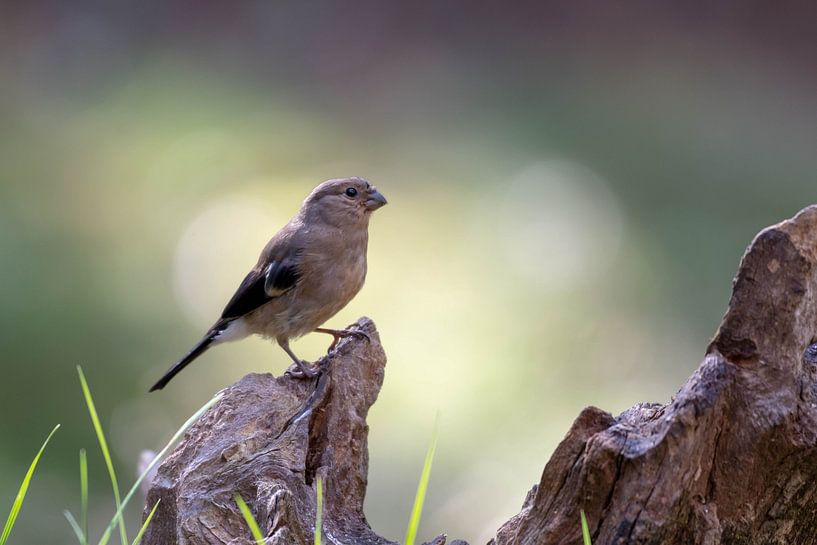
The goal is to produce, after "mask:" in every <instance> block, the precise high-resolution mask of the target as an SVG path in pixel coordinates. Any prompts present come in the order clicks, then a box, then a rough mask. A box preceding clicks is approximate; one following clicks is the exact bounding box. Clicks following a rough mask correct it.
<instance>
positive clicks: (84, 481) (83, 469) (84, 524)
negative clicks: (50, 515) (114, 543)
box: [71, 448, 88, 545]
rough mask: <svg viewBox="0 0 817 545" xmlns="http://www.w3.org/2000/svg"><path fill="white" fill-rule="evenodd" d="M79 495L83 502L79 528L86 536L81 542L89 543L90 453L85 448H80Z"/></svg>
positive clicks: (85, 544)
mask: <svg viewBox="0 0 817 545" xmlns="http://www.w3.org/2000/svg"><path fill="white" fill-rule="evenodd" d="M79 496H80V501H81V502H82V503H81V505H80V511H79V524H80V526H79V528H80V530H82V536H83V538H84V539H82V540H81V541H80V543H82V545H88V455H87V453H86V452H85V449H84V448H83V449H79ZM71 518H73V517H71Z"/></svg>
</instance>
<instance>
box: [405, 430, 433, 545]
mask: <svg viewBox="0 0 817 545" xmlns="http://www.w3.org/2000/svg"><path fill="white" fill-rule="evenodd" d="M439 424H440V416H439V414H438V415H437V419H436V421H435V423H434V432H433V433H432V435H431V443H430V444H429V445H428V452H426V461H425V463H424V464H423V472H422V474H421V476H420V483H419V484H418V485H417V495H416V496H415V497H414V507H412V509H411V519H409V525H408V529H407V530H406V541H405V545H414V540H415V539H416V538H417V529H418V528H419V527H420V515H422V514H423V502H425V499H426V489H427V488H428V479H429V477H430V476H431V463H432V462H433V461H434V451H435V450H437V432H438V430H439V427H440V426H439Z"/></svg>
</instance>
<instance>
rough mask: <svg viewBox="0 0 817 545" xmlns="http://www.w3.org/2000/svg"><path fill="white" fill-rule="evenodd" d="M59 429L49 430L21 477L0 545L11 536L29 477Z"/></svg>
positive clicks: (57, 427) (57, 426)
mask: <svg viewBox="0 0 817 545" xmlns="http://www.w3.org/2000/svg"><path fill="white" fill-rule="evenodd" d="M59 428H60V425H59V424H57V425H56V426H54V429H53V430H51V433H49V434H48V437H46V438H45V442H44V443H43V446H41V447H40V450H39V452H37V455H36V456H35V457H34V460H32V462H31V465H30V466H29V467H28V471H27V472H26V476H25V477H23V483H22V484H21V485H20V489H19V490H18V491H17V497H16V498H14V503H13V504H12V505H11V512H10V513H9V516H8V518H7V519H6V525H5V527H4V528H3V533H2V534H0V545H5V543H6V541H8V538H9V535H10V534H11V529H12V528H14V523H15V522H17V515H19V514H20V508H21V507H23V500H24V499H25V498H26V492H28V485H29V484H30V483H31V477H32V476H34V470H35V469H36V468H37V462H39V461H40V456H42V454H43V451H44V450H45V447H46V445H48V442H49V441H50V440H51V437H52V436H53V435H54V433H55V432H56V431H57V430H58V429H59Z"/></svg>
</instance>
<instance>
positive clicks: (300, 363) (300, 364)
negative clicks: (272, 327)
mask: <svg viewBox="0 0 817 545" xmlns="http://www.w3.org/2000/svg"><path fill="white" fill-rule="evenodd" d="M278 344H279V345H280V346H281V348H283V349H284V352H286V353H287V354H289V357H290V358H292V361H293V362H295V364H294V365H290V367H289V369H287V373H289V374H290V375H292V376H293V377H296V378H312V377H314V376H316V375H317V374H318V369H317V368H316V367H317V366H316V367H312V366H311V365H309V364H308V363H307V362H305V361H304V360H302V359H300V358H299V357H298V356H296V355H295V352H293V351H292V349H291V348H290V347H289V340H280V339H279V340H278Z"/></svg>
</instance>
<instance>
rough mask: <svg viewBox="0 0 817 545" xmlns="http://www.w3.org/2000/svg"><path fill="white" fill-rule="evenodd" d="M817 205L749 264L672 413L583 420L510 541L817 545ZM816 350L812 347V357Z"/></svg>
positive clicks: (768, 238) (591, 414)
mask: <svg viewBox="0 0 817 545" xmlns="http://www.w3.org/2000/svg"><path fill="white" fill-rule="evenodd" d="M815 297H817V206H812V207H809V208H807V209H805V210H803V211H802V212H801V213H799V214H798V215H797V216H796V217H795V218H793V219H791V220H789V221H785V222H782V223H780V224H778V225H775V226H772V227H769V228H768V229H765V230H764V231H762V232H761V233H760V234H758V236H757V237H756V238H755V239H754V241H753V242H752V244H751V245H750V247H749V249H748V250H747V251H746V254H745V255H744V257H743V260H742V262H741V265H740V270H739V271H738V274H737V276H736V278H735V281H734V285H733V293H732V298H731V301H730V303H729V308H728V310H727V312H726V315H725V316H724V318H723V321H722V323H721V326H720V328H719V329H718V331H717V333H716V334H715V337H714V339H713V340H712V342H711V344H710V346H709V349H708V353H707V354H706V357H705V358H704V361H703V363H702V364H701V365H700V367H699V368H698V370H697V371H696V372H695V373H694V374H693V375H692V377H691V378H690V379H689V380H688V382H687V383H686V384H685V385H684V386H683V388H681V390H680V391H679V392H678V394H677V395H676V396H675V398H674V399H673V400H672V401H671V402H670V403H669V404H667V405H637V406H635V407H633V408H632V409H630V410H628V411H626V412H625V413H624V414H622V415H621V416H619V417H618V418H613V417H612V416H610V415H609V414H607V413H605V412H603V411H600V410H599V409H595V408H592V407H591V408H588V409H585V410H584V411H583V412H582V414H580V415H579V417H578V419H577V420H576V422H575V423H574V424H573V427H572V428H571V430H570V431H569V432H568V434H567V436H566V437H565V439H564V440H563V441H562V443H561V444H560V445H559V447H558V448H557V449H556V452H555V453H554V455H553V458H551V460H550V462H549V463H548V464H547V466H546V467H545V470H544V473H543V474H542V478H541V481H540V483H539V485H538V486H537V487H536V488H535V489H534V490H533V491H532V492H531V494H529V497H528V499H527V501H526V502H525V505H524V506H523V509H522V512H521V513H519V514H518V515H517V516H516V517H514V518H513V519H511V520H510V521H508V522H507V523H506V524H505V525H503V526H502V528H501V529H500V530H499V532H498V533H497V536H496V538H495V541H494V543H496V545H506V544H508V545H510V544H514V545H516V544H556V543H559V544H580V543H581V534H580V528H579V512H580V510H581V509H584V511H585V512H586V514H587V518H588V522H589V527H590V530H591V534H592V536H593V543H595V544H597V545H598V544H630V543H632V544H636V543H643V544H685V545H686V544H696V545H698V544H699V545H714V544H718V543H724V544H735V545H737V544H757V545H760V544H777V543H780V544H783V543H786V544H788V545H794V544H801V543H802V544H812V543H815V542H817V518H815V515H817V497H815V492H817V450H815V445H817V408H816V407H817V405H815V403H817V382H815V378H816V377H817V346H811V345H813V343H814V341H815V335H817V300H815ZM810 346H811V348H809V347H810Z"/></svg>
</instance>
